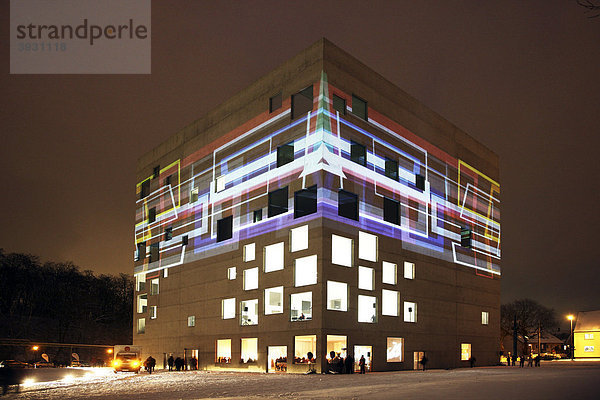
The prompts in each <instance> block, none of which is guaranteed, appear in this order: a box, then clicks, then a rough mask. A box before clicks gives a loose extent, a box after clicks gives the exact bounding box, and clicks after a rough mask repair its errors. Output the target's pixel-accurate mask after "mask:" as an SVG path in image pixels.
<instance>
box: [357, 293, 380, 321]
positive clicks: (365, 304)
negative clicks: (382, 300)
mask: <svg viewBox="0 0 600 400" xmlns="http://www.w3.org/2000/svg"><path fill="white" fill-rule="evenodd" d="M358 322H367V323H371V324H373V323H376V322H377V298H376V297H374V296H363V295H358Z"/></svg>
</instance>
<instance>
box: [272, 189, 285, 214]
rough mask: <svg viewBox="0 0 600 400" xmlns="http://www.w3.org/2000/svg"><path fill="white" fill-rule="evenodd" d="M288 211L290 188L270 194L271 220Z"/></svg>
mask: <svg viewBox="0 0 600 400" xmlns="http://www.w3.org/2000/svg"><path fill="white" fill-rule="evenodd" d="M287 210H288V188H287V186H286V187H284V188H281V189H277V190H274V191H272V192H270V193H269V209H268V214H269V218H271V217H274V216H276V215H279V214H283V213H285V212H287Z"/></svg>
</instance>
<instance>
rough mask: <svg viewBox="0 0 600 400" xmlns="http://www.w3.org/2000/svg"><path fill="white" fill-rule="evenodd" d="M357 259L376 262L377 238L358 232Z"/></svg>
mask: <svg viewBox="0 0 600 400" xmlns="http://www.w3.org/2000/svg"><path fill="white" fill-rule="evenodd" d="M358 258H360V259H363V260H367V261H373V262H377V236H375V235H371V234H370V233H366V232H358Z"/></svg>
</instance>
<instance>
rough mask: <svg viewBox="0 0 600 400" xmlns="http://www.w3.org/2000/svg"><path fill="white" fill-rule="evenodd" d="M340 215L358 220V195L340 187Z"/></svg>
mask: <svg viewBox="0 0 600 400" xmlns="http://www.w3.org/2000/svg"><path fill="white" fill-rule="evenodd" d="M338 215H339V216H341V217H345V218H350V219H353V220H355V221H358V196H357V195H356V194H354V193H350V192H347V191H345V190H342V189H340V190H339V191H338Z"/></svg>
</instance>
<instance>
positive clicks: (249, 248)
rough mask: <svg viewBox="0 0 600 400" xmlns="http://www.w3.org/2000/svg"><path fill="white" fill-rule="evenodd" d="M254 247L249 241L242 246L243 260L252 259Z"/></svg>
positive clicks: (253, 257)
mask: <svg viewBox="0 0 600 400" xmlns="http://www.w3.org/2000/svg"><path fill="white" fill-rule="evenodd" d="M255 248H256V244H255V243H250V244H247V245H245V246H244V262H248V261H254V259H255V258H256V251H255Z"/></svg>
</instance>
